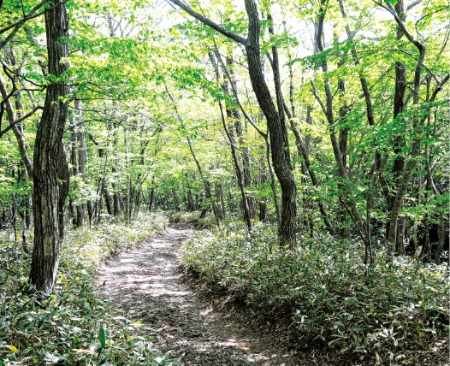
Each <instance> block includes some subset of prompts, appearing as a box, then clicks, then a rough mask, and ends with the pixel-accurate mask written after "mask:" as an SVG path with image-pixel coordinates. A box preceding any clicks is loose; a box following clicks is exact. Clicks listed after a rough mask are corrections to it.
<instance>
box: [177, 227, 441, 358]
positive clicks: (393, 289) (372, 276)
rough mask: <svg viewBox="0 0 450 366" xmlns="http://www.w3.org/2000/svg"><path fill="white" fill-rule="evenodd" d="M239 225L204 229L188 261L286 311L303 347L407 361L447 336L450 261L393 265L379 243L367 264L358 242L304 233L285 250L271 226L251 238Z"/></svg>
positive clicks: (265, 305) (272, 309) (243, 294)
mask: <svg viewBox="0 0 450 366" xmlns="http://www.w3.org/2000/svg"><path fill="white" fill-rule="evenodd" d="M235 229H236V228H234V227H232V228H228V229H227V228H226V229H225V230H224V231H222V232H217V233H215V234H213V233H212V232H204V233H198V234H197V235H196V236H195V237H193V238H192V239H190V240H189V241H188V242H187V243H186V245H185V246H184V248H183V250H182V253H181V256H182V260H183V261H184V263H185V265H186V266H187V267H189V268H191V269H193V270H194V271H196V272H199V273H200V274H201V275H202V276H203V278H204V279H205V280H206V281H208V282H212V283H216V284H220V285H222V286H224V287H225V288H226V289H227V290H228V291H230V292H231V293H233V294H234V295H236V296H237V297H239V298H241V299H244V300H245V301H246V302H247V303H248V304H249V305H251V306H253V307H260V308H262V309H263V311H264V312H266V313H268V315H273V316H274V317H276V315H277V312H279V311H280V310H284V311H285V310H286V309H288V310H289V313H290V315H291V316H292V320H293V323H294V324H295V325H296V327H297V328H298V330H299V332H300V334H301V339H299V342H301V343H302V344H303V345H304V346H307V345H309V346H310V347H313V346H314V347H315V346H317V345H320V346H325V347H328V348H330V349H334V350H336V352H341V353H343V354H348V355H350V354H352V355H357V356H358V357H363V358H366V359H367V358H369V359H372V360H376V362H377V363H384V362H390V360H393V361H395V362H399V363H401V362H403V363H405V364H408V362H413V361H412V359H413V358H414V353H415V352H416V351H418V350H426V349H427V347H428V346H430V345H431V344H432V343H433V342H434V341H436V340H437V339H438V338H441V337H448V321H449V311H448V309H449V303H448V296H447V295H448V290H449V285H448V275H447V266H445V265H441V266H437V265H435V264H427V265H424V264H422V263H417V262H414V261H412V260H410V259H409V258H403V257H401V258H396V259H395V260H394V261H393V262H392V263H389V262H387V261H386V260H384V258H386V254H385V253H384V251H383V250H381V249H379V250H377V254H376V258H375V264H374V265H373V266H371V267H368V266H366V265H364V264H363V263H362V259H361V257H362V255H363V251H364V248H363V246H362V245H361V244H360V243H358V242H357V241H348V240H347V241H342V240H341V241H339V240H335V239H333V238H331V237H326V236H324V237H317V238H314V239H310V238H303V237H299V238H298V243H299V244H298V247H297V248H296V249H295V250H291V251H287V250H285V249H284V248H280V247H279V246H278V244H277V238H276V233H275V232H274V230H273V228H271V227H269V226H263V225H261V226H258V227H256V228H255V230H254V232H253V233H252V236H251V237H249V236H247V235H246V234H245V232H244V231H242V230H241V231H237V232H234V231H235ZM413 363H414V362H413Z"/></svg>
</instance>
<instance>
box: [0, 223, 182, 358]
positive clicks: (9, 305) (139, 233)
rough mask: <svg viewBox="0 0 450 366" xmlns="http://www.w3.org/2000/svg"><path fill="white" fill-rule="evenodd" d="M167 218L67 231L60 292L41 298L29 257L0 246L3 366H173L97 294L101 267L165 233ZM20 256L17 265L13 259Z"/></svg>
mask: <svg viewBox="0 0 450 366" xmlns="http://www.w3.org/2000/svg"><path fill="white" fill-rule="evenodd" d="M167 224H168V220H167V219H166V218H165V217H163V216H161V215H152V216H150V217H149V216H148V215H147V216H145V217H144V216H142V217H139V218H138V219H136V220H135V221H134V222H133V224H132V225H131V226H130V227H125V226H123V225H121V224H118V223H115V222H113V221H110V222H105V223H103V224H101V225H99V226H96V227H95V228H93V229H89V228H87V227H86V228H82V229H79V230H69V231H68V232H67V233H66V237H65V240H64V244H63V248H62V250H61V259H60V267H59V277H58V281H57V290H56V291H55V293H54V294H52V295H51V296H50V297H48V298H47V299H45V300H41V299H39V298H38V297H37V296H36V295H35V294H34V291H33V289H32V288H31V287H30V285H29V284H28V272H29V267H30V258H29V256H28V255H25V254H24V253H23V252H15V253H12V252H11V244H10V243H8V242H5V241H3V242H0V260H1V262H0V264H2V266H0V286H1V288H2V296H1V298H0V365H50V364H60V365H146V366H148V365H167V366H169V365H175V364H179V361H178V360H172V359H171V357H170V355H169V354H162V353H161V352H160V351H159V350H158V349H156V348H155V347H154V345H153V343H152V338H151V337H149V336H145V335H144V334H142V333H141V331H140V324H139V323H136V322H132V321H130V320H128V319H127V318H126V317H125V316H124V315H123V314H121V313H120V312H119V311H118V310H115V309H113V308H111V307H109V306H108V305H106V304H105V303H104V302H103V301H101V300H100V299H99V298H98V297H97V296H96V292H95V289H94V287H93V276H94V273H95V266H96V265H98V264H99V263H100V262H102V261H103V260H105V259H106V258H107V257H109V256H113V255H116V254H118V253H119V252H121V251H123V250H125V249H127V248H130V247H133V246H135V245H138V244H139V243H140V242H142V241H143V240H146V239H148V238H149V237H151V236H153V235H155V234H156V233H158V232H160V231H162V230H163V229H164V228H165V226H166V225H167ZM12 256H13V257H14V260H8V261H7V258H11V257H12Z"/></svg>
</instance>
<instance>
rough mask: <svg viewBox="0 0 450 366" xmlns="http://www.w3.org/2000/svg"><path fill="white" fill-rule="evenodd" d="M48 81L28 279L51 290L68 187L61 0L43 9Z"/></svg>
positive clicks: (38, 138) (64, 31)
mask: <svg viewBox="0 0 450 366" xmlns="http://www.w3.org/2000/svg"><path fill="white" fill-rule="evenodd" d="M45 27H46V36H47V52H48V73H49V75H48V78H49V82H50V83H49V85H48V86H47V93H46V98H45V104H44V111H43V113H42V117H41V120H40V123H39V127H38V131H37V134H36V141H35V147H34V149H35V150H34V157H33V168H34V191H33V213H34V217H35V226H34V248H33V257H32V262H31V271H30V281H31V283H32V284H33V285H35V286H36V288H37V290H40V291H42V292H43V293H44V294H49V293H51V292H52V291H53V288H54V285H55V280H56V275H57V271H58V259H59V248H60V244H61V239H62V238H63V235H64V204H65V200H66V197H67V195H68V192H69V169H68V165H67V160H66V154H65V151H64V145H63V141H62V139H63V134H64V127H65V124H66V120H67V110H68V101H69V100H68V94H69V86H68V84H67V81H66V80H67V73H66V72H67V70H68V65H67V63H66V62H65V61H64V58H65V57H67V56H68V55H69V52H68V45H67V37H68V29H67V28H68V19H67V13H66V5H65V2H60V1H59V0H58V2H57V3H56V4H54V5H53V6H52V7H50V8H47V10H46V11H45Z"/></svg>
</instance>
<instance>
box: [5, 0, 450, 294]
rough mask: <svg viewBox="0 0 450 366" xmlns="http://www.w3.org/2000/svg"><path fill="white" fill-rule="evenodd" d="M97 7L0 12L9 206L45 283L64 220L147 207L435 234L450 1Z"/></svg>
mask: <svg viewBox="0 0 450 366" xmlns="http://www.w3.org/2000/svg"><path fill="white" fill-rule="evenodd" d="M89 4H90V5H89V7H88V6H86V4H84V3H83V4H81V3H74V2H72V1H68V2H62V1H61V2H59V1H58V2H50V1H43V2H36V1H31V0H30V1H24V2H23V4H22V3H21V4H16V3H14V2H3V3H2V5H1V7H0V13H1V17H0V62H1V69H0V95H1V101H0V203H1V204H0V221H1V227H2V228H8V229H10V228H11V229H13V230H14V232H15V233H16V235H15V240H16V241H17V240H18V238H19V235H17V234H18V233H19V232H20V231H22V233H21V234H22V247H23V248H24V249H26V250H27V249H28V244H29V243H28V242H27V238H28V232H29V230H30V229H31V228H33V227H34V230H35V235H34V241H35V242H34V249H33V253H34V254H33V256H34V259H33V265H32V271H31V276H30V278H31V281H32V282H33V283H34V284H36V285H37V286H38V287H39V288H40V289H41V290H43V291H44V292H50V291H51V290H52V287H53V283H54V278H55V273H56V268H57V258H58V255H57V253H58V248H59V245H60V242H61V238H62V236H63V221H64V223H65V224H66V225H67V224H70V225H74V226H81V225H83V224H87V223H89V224H95V223H98V222H99V221H101V220H102V219H103V218H104V217H105V216H113V217H115V218H116V219H119V218H123V219H124V220H125V221H126V222H130V220H132V219H133V217H134V215H135V214H136V213H137V212H138V211H139V210H140V209H145V210H155V209H163V210H174V211H177V212H181V211H183V210H188V211H190V212H194V211H199V212H198V216H199V217H200V216H201V217H202V218H204V217H205V216H206V215H207V214H208V212H211V213H213V214H214V218H215V222H216V224H217V225H222V224H223V223H226V222H227V221H228V220H235V219H237V218H239V219H241V218H243V219H244V221H245V224H246V226H247V228H248V231H249V232H251V230H252V228H253V227H254V226H255V225H256V224H257V221H258V220H261V221H265V222H268V223H272V224H273V225H277V227H278V234H279V241H280V244H281V245H283V246H284V247H293V246H294V245H297V243H296V234H298V233H302V234H305V235H306V234H307V235H311V236H314V235H315V233H316V232H318V231H322V230H326V231H327V232H328V233H329V234H330V235H336V236H340V237H352V236H357V237H358V238H359V239H360V240H362V241H364V243H365V244H366V255H365V257H366V258H365V259H366V261H367V262H369V261H370V253H371V250H378V249H377V248H376V247H374V245H376V243H377V242H378V241H381V242H383V241H385V242H386V245H387V249H388V251H389V253H390V254H391V255H392V254H401V253H402V252H403V250H404V248H405V245H406V244H408V243H410V244H412V243H414V244H415V245H416V246H420V245H419V244H421V245H422V247H423V251H422V255H424V256H426V257H432V256H433V253H432V252H433V251H435V252H439V251H441V250H442V248H444V247H445V245H446V237H447V235H448V233H447V232H448V230H447V229H446V228H447V227H448V217H447V215H446V213H447V212H448V209H449V202H448V201H449V200H448V195H446V188H447V187H448V184H449V180H448V174H446V170H447V167H448V164H447V161H448V156H449V151H450V148H449V144H448V141H447V140H446V137H445V136H447V135H448V124H447V123H446V120H447V114H448V113H447V110H446V107H445V106H446V103H447V100H446V97H445V95H446V93H447V94H448V85H449V83H448V80H449V73H448V67H446V65H448V63H449V61H450V59H449V55H448V52H447V51H448V40H449V37H448V34H449V25H448V20H447V18H446V16H445V14H446V13H445V11H446V10H448V6H447V5H445V4H442V3H441V2H439V1H436V2H428V3H425V2H413V3H411V4H406V3H404V2H403V1H396V2H395V3H392V2H388V1H378V2H373V1H365V0H364V1H360V2H355V1H349V0H339V1H338V2H330V1H328V0H317V1H312V2H311V1H309V2H300V3H299V2H298V1H290V0H289V1H283V2H280V1H259V2H256V1H255V0H246V1H245V2H234V1H231V0H225V1H223V2H222V3H221V4H220V5H219V4H218V3H217V2H210V3H209V2H202V4H203V5H201V4H200V3H199V2H196V1H192V2H186V1H179V0H168V1H167V2H166V4H165V5H164V6H161V3H158V4H157V5H154V7H152V6H151V5H150V4H148V3H145V4H143V3H141V2H136V3H133V5H131V6H130V5H129V3H126V2H121V1H114V2H111V3H108V2H105V1H91V2H89ZM207 4H210V5H209V6H208V5H207ZM19 5H20V6H19ZM168 5H170V6H168ZM64 8H67V9H68V13H69V16H70V32H69V31H68V29H67V24H66V23H65V22H66V20H67V18H66V16H65V11H64ZM178 8H180V9H183V12H178V11H177V10H178ZM169 12H170V13H171V14H168V13H169ZM185 13H188V14H189V17H188V19H183V18H182V14H185ZM176 14H179V18H177V15H176ZM169 15H170V17H171V19H174V20H173V24H168V23H167V22H165V21H163V22H161V19H166V18H167V17H169ZM195 19H196V20H195ZM431 19H433V22H432V21H431ZM197 20H198V21H197ZM368 24H370V27H369V26H368ZM372 29H375V32H373V31H372ZM44 39H45V40H46V41H45V42H46V43H45V47H43V40H44ZM69 47H70V49H71V52H70V53H69V52H68V48H69ZM69 65H70V67H69ZM66 120H68V121H69V123H66ZM65 152H67V153H65ZM69 180H70V181H71V186H70V188H68V183H69ZM32 192H33V193H32ZM32 196H34V198H33V200H34V203H33V204H31V202H30V201H31V198H32ZM66 196H67V197H66ZM66 205H67V207H68V208H69V210H65V207H66ZM33 225H34V226H33ZM20 229H22V230H20ZM381 237H384V239H381V240H377V238H378V239H380V238H381ZM44 263H47V264H44Z"/></svg>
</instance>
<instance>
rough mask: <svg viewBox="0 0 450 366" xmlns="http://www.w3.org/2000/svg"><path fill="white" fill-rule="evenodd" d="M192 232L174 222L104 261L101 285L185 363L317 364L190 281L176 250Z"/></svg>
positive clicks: (230, 365)
mask: <svg viewBox="0 0 450 366" xmlns="http://www.w3.org/2000/svg"><path fill="white" fill-rule="evenodd" d="M190 234H191V231H190V230H188V229H181V228H174V227H170V228H168V229H167V231H166V232H165V234H163V235H161V236H160V237H158V238H156V239H154V240H152V241H151V242H149V243H146V244H144V245H143V246H142V247H140V248H138V249H134V250H132V251H129V252H127V253H123V254H121V255H120V256H119V257H117V258H115V259H114V260H112V261H109V262H108V263H106V264H105V265H104V266H103V267H101V268H100V269H99V270H98V274H97V279H96V283H97V285H99V286H100V285H102V284H103V283H104V284H105V286H102V288H104V289H105V290H106V296H107V297H109V298H110V299H111V301H113V303H114V305H115V306H118V307H119V308H121V309H123V310H127V311H131V315H130V317H131V318H133V319H141V320H142V321H143V323H144V326H145V328H146V330H147V331H148V332H149V333H158V334H160V339H159V348H160V349H161V350H162V351H168V350H172V355H173V356H176V357H181V358H182V360H183V365H198V366H209V365H211V366H212V365H214V366H218V365H224V366H234V365H239V366H245V365H285V366H289V365H292V366H293V365H314V364H315V362H311V363H310V362H306V363H305V362H304V361H303V362H301V361H300V360H298V359H297V360H294V359H293V358H294V356H293V354H290V353H289V352H287V353H286V352H279V351H277V350H275V351H274V350H273V348H275V347H277V346H276V343H277V342H275V340H274V339H270V337H269V338H268V337H267V335H261V334H260V333H259V331H258V330H257V329H251V328H249V327H248V325H247V326H246V325H245V324H244V323H245V322H244V321H242V317H240V318H239V317H238V316H233V314H230V313H229V312H225V311H224V310H220V309H219V310H218V309H217V307H216V306H212V304H211V302H209V301H207V300H205V298H204V297H202V296H198V295H197V294H196V292H195V291H194V290H193V289H192V288H191V287H190V286H189V285H188V284H186V282H185V281H184V280H183V277H182V274H180V271H179V268H180V262H179V260H178V259H177V256H176V252H177V250H178V248H179V247H180V245H181V243H182V242H183V241H184V240H185V239H186V238H187V237H188V236H189V235H190ZM272 338H273V337H272Z"/></svg>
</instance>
